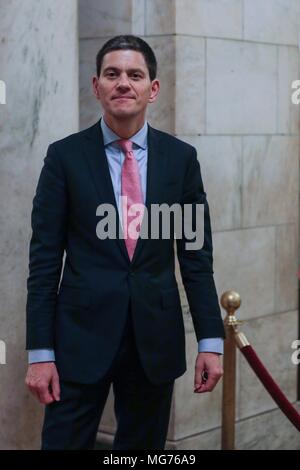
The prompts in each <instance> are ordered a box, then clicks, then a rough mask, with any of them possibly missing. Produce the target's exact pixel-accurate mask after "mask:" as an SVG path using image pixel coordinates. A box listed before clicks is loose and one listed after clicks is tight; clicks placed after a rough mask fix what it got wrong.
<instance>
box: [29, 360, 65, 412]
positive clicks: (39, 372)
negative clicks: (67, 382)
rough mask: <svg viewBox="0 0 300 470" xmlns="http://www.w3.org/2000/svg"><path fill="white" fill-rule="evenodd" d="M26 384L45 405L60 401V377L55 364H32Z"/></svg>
mask: <svg viewBox="0 0 300 470" xmlns="http://www.w3.org/2000/svg"><path fill="white" fill-rule="evenodd" d="M25 383H26V385H27V386H28V388H29V390H30V391H31V393H32V394H33V395H35V396H36V397H37V398H38V400H39V401H40V403H42V404H43V405H49V404H50V403H52V402H54V401H55V400H56V401H59V399H60V386H59V377H58V373H57V369H56V365H55V363H54V362H36V363H34V364H30V365H29V367H28V371H27V374H26V379H25Z"/></svg>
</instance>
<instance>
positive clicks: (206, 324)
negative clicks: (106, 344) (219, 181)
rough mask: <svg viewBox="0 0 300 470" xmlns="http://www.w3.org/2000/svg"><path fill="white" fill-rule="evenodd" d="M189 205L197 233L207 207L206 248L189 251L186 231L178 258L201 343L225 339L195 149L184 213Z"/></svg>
mask: <svg viewBox="0 0 300 470" xmlns="http://www.w3.org/2000/svg"><path fill="white" fill-rule="evenodd" d="M185 204H190V205H191V206H190V207H191V208H192V212H191V213H192V217H191V219H190V220H191V222H190V223H191V224H192V229H193V230H194V231H195V228H196V205H197V204H203V207H204V221H202V227H203V225H204V242H203V245H202V247H201V248H198V249H197V248H196V249H187V243H190V242H191V241H192V242H193V241H194V240H195V239H194V240H187V239H186V237H185V231H184V229H182V233H183V236H182V237H181V238H178V239H176V244H177V257H178V261H179V266H180V271H181V276H182V281H183V285H184V288H185V291H186V295H187V300H188V304H189V307H190V312H191V316H192V320H193V325H194V330H195V334H196V337H197V341H198V342H199V341H200V340H202V339H204V338H224V337H225V331H224V326H223V321H222V317H221V311H220V306H219V302H218V296H217V292H216V287H215V282H214V277H213V274H214V272H213V246H212V234H211V223H210V214H209V206H208V202H207V199H206V193H205V192H204V188H203V182H202V177H201V170H200V165H199V162H198V159H197V152H196V149H195V148H194V147H193V148H192V151H191V153H190V158H189V162H188V166H187V170H186V174H185V179H184V188H183V195H182V201H181V205H182V213H183V214H184V210H185V209H184V205H185ZM203 222H204V223H203Z"/></svg>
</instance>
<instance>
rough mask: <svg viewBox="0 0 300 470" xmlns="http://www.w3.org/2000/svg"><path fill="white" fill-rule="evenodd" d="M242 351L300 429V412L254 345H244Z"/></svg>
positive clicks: (272, 395)
mask: <svg viewBox="0 0 300 470" xmlns="http://www.w3.org/2000/svg"><path fill="white" fill-rule="evenodd" d="M241 352H242V353H243V355H244V356H245V358H246V359H247V361H248V363H249V364H250V366H251V367H252V369H253V370H254V372H255V373H256V375H257V377H258V378H259V379H260V381H261V382H262V384H263V385H264V387H265V388H266V389H267V390H268V392H269V394H270V395H271V397H272V398H273V400H274V401H275V402H276V403H277V405H278V406H279V408H280V409H281V410H282V411H283V413H284V414H285V415H286V416H287V417H288V419H289V420H290V421H291V423H293V425H294V426H296V428H297V429H298V431H300V414H299V413H298V411H297V410H296V408H294V407H293V405H292V404H291V403H290V402H289V400H288V399H287V398H286V396H285V395H284V393H283V392H282V391H281V390H280V388H279V387H278V385H277V384H276V383H275V382H274V380H273V379H272V377H271V375H270V374H269V372H268V371H267V369H266V368H265V366H264V365H263V363H262V362H261V361H260V359H259V357H258V356H257V354H256V352H255V351H254V349H253V348H252V346H244V347H243V348H241Z"/></svg>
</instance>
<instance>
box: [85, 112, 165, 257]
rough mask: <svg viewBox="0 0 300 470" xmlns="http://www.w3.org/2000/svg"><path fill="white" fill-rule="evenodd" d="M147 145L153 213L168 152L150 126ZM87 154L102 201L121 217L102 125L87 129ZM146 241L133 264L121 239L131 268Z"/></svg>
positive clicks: (148, 203)
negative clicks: (110, 205)
mask: <svg viewBox="0 0 300 470" xmlns="http://www.w3.org/2000/svg"><path fill="white" fill-rule="evenodd" d="M147 144H148V160H147V187H146V201H145V205H146V208H147V211H148V213H150V210H151V204H153V203H159V199H160V194H161V189H162V183H163V176H164V173H165V171H166V160H167V158H166V156H167V152H166V150H165V149H164V145H163V141H162V139H161V138H160V134H159V132H158V131H156V130H155V129H153V128H152V127H151V126H150V125H149V124H148V134H147ZM84 152H85V157H86V160H87V163H88V166H89V169H90V173H91V176H92V180H93V182H94V184H95V186H96V189H97V193H98V195H99V198H100V200H102V201H103V200H104V201H105V203H109V204H112V205H113V206H114V208H115V211H116V214H119V213H118V206H117V203H116V199H115V194H114V189H113V184H112V180H111V176H110V171H109V166H108V161H107V157H106V153H105V148H104V142H103V134H102V130H101V126H100V121H98V122H97V123H96V124H95V125H94V126H92V127H90V128H89V129H87V130H86V132H85V133H84ZM118 230H119V231H120V233H122V234H123V231H122V227H121V225H120V223H119V217H118V220H117V233H119V232H118ZM146 241H147V240H146V239H142V238H141V237H139V238H138V240H137V244H136V248H135V252H134V255H133V258H132V261H131V262H130V259H129V256H128V252H127V248H126V245H125V240H124V238H118V237H117V239H116V242H117V244H118V246H119V248H120V251H121V253H122V255H123V256H125V258H126V260H127V261H128V263H129V264H130V263H131V265H133V264H134V263H135V262H136V259H137V257H138V256H139V253H141V252H142V249H143V247H145V243H146Z"/></svg>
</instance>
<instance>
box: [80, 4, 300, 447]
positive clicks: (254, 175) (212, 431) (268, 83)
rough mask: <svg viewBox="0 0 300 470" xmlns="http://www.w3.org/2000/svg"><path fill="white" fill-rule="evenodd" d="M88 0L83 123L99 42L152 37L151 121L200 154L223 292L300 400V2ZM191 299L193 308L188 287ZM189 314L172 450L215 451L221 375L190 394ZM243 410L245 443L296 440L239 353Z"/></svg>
mask: <svg viewBox="0 0 300 470" xmlns="http://www.w3.org/2000/svg"><path fill="white" fill-rule="evenodd" d="M79 5H80V9H79V12H80V22H79V25H80V62H81V67H80V90H81V93H80V104H81V106H80V120H81V127H86V126H88V125H90V124H92V123H93V122H95V121H96V119H97V118H98V117H99V115H100V111H99V107H98V103H96V102H95V100H94V98H93V96H92V92H91V86H90V76H91V75H92V74H93V73H94V70H95V64H94V62H95V56H96V53H97V51H98V49H99V48H100V47H101V45H102V44H103V43H104V42H105V41H106V40H107V39H108V38H109V37H112V36H113V35H116V34H122V33H133V34H137V35H140V36H141V37H144V38H145V39H146V40H147V41H148V42H149V43H150V45H151V46H152V47H153V48H154V50H155V53H156V55H157V59H158V65H159V69H158V78H160V80H161V84H162V89H161V94H160V98H159V100H158V101H157V102H156V103H154V104H153V105H151V108H150V110H149V114H148V119H149V122H150V123H151V124H152V125H153V126H154V127H156V128H160V129H163V130H165V131H167V132H170V133H172V134H174V135H177V136H178V137H179V138H182V139H183V140H186V141H188V142H190V143H191V144H193V145H194V146H195V147H196V148H197V150H198V158H199V161H200V165H201V169H202V175H203V180H204V185H205V189H206V192H207V194H208V201H209V204H210V209H211V218H212V227H213V241H214V270H215V280H216V284H217V289H218V293H219V295H221V293H222V292H223V291H225V290H228V289H235V290H237V291H238V292H239V293H240V294H241V297H242V307H241V309H240V311H239V312H238V315H239V317H240V318H242V319H243V320H246V323H245V325H244V326H243V330H244V331H245V332H246V334H247V335H248V337H249V339H250V341H251V342H252V343H253V345H254V346H255V349H256V350H257V351H258V353H259V355H260V357H261V359H262V360H263V362H264V363H265V364H266V366H267V367H268V369H269V370H270V372H271V373H272V374H273V375H274V377H275V379H276V380H277V381H278V384H279V385H280V386H281V387H282V390H283V391H284V392H285V393H286V394H287V396H288V397H289V398H290V399H291V400H292V401H295V399H296V367H295V366H294V365H293V364H292V363H291V360H290V357H291V353H292V349H291V343H292V341H293V340H294V339H297V321H298V311H297V308H298V299H297V266H298V212H299V207H298V200H299V132H300V114H299V113H300V111H299V109H300V108H299V106H296V105H293V104H292V103H291V100H290V95H291V82H292V81H293V80H296V79H300V60H299V59H300V56H299V50H298V40H299V31H300V3H299V1H298V0H281V1H279V0H266V1H265V2H261V1H260V0H164V1H161V0H145V1H144V0H136V1H133V0H124V1H122V2H119V1H118V0H115V1H110V2H104V1H99V0H88V1H87V0H81V1H80V2H79ZM120 5H121V7H120ZM182 301H183V305H184V309H185V311H187V305H186V300H185V296H184V292H183V291H182ZM185 317H186V318H185V320H186V332H187V357H188V371H187V372H186V374H184V376H182V377H181V378H179V379H178V380H177V381H176V386H175V393H174V399H173V408H172V417H171V422H170V427H169V433H168V446H170V447H173V448H181V449H185V448H186V449H205V448H216V449H217V448H219V447H220V430H219V426H220V420H221V384H219V385H218V386H217V388H216V390H215V391H214V392H213V393H212V394H206V395H201V396H200V395H195V394H193V379H194V376H193V373H194V362H195V358H196V353H197V344H196V338H195V335H194V333H193V329H192V326H191V321H190V317H189V315H188V314H187V315H185ZM237 420H238V423H237V447H238V448H240V449H255V448H260V449H261V448H266V449H267V448H268V449H269V448H296V447H297V445H298V446H299V444H297V431H295V430H294V428H293V427H292V426H291V425H290V424H289V423H288V422H287V420H286V418H284V417H283V416H282V414H281V413H280V412H279V411H278V410H276V406H275V404H274V402H273V401H272V399H271V398H270V397H269V396H268V394H267V393H266V392H265V391H264V389H263V387H262V385H261V384H260V382H259V381H258V379H257V378H256V376H255V375H254V374H253V372H252V371H251V370H250V369H249V367H248V365H247V364H246V363H245V360H244V359H243V358H242V357H241V356H240V355H238V370H237ZM258 428H259V429H260V432H258V431H257V429H258ZM276 428H278V431H276V433H275V429H276ZM100 429H101V434H100V435H99V436H100V438H101V440H103V441H108V442H109V441H111V437H112V434H113V432H114V429H115V421H114V417H113V412H112V395H110V400H109V402H108V404H107V407H106V410H105V415H104V418H103V420H102V423H101V428H100ZM272 433H275V434H274V435H273V436H272Z"/></svg>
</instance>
